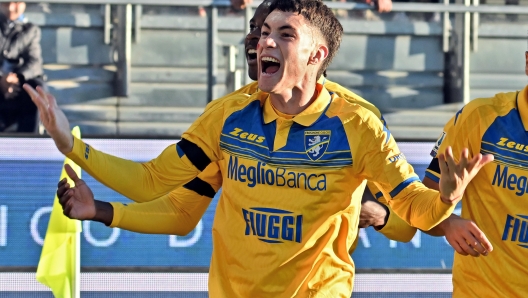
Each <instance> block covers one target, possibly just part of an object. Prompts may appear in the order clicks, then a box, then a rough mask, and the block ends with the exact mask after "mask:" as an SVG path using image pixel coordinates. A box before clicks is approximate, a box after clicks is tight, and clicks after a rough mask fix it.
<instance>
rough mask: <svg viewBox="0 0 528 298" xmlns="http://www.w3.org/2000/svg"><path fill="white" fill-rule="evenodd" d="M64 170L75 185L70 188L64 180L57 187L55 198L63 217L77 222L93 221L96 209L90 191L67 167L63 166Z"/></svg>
mask: <svg viewBox="0 0 528 298" xmlns="http://www.w3.org/2000/svg"><path fill="white" fill-rule="evenodd" d="M64 169H65V170H66V173H67V174H68V176H69V177H70V178H71V179H72V181H73V182H74V183H75V187H70V184H69V183H68V182H67V180H66V178H64V179H62V180H61V181H59V184H58V185H57V186H58V188H57V197H58V198H59V203H60V204H61V205H62V210H63V213H64V215H66V216H67V217H69V218H73V219H79V220H86V219H93V218H94V217H95V213H96V208H95V201H94V196H93V193H92V191H91V190H90V188H89V187H88V185H86V183H85V182H84V181H83V180H81V179H79V177H78V176H77V174H76V173H75V171H74V170H73V169H72V168H71V167H70V166H69V165H65V166H64Z"/></svg>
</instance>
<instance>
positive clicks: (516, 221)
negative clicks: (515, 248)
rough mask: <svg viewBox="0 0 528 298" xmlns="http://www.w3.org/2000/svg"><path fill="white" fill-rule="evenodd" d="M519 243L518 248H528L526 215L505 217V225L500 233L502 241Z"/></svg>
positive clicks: (527, 221)
mask: <svg viewBox="0 0 528 298" xmlns="http://www.w3.org/2000/svg"><path fill="white" fill-rule="evenodd" d="M508 240H509V241H512V242H517V241H518V242H520V243H519V244H517V245H519V246H520V247H523V248H528V215H521V214H517V215H510V214H508V215H507V216H506V224H505V225H504V232H503V233H502V241H508Z"/></svg>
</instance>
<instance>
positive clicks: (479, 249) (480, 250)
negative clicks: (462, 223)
mask: <svg viewBox="0 0 528 298" xmlns="http://www.w3.org/2000/svg"><path fill="white" fill-rule="evenodd" d="M464 238H465V239H463V240H462V241H464V243H466V244H468V246H469V247H470V248H471V249H472V250H473V251H475V252H476V253H477V255H474V254H471V255H472V256H474V257H476V256H478V255H479V254H482V255H485V256H486V255H488V251H487V250H486V249H485V248H484V246H482V244H480V242H479V241H478V240H477V239H476V238H475V237H474V236H473V234H471V233H470V232H469V231H466V233H465V234H464Z"/></svg>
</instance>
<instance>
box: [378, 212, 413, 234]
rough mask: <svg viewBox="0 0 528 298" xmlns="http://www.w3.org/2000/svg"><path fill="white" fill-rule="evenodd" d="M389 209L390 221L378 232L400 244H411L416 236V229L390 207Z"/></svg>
mask: <svg viewBox="0 0 528 298" xmlns="http://www.w3.org/2000/svg"><path fill="white" fill-rule="evenodd" d="M388 207H389V211H390V213H389V219H388V220H387V223H386V224H385V226H384V227H383V228H381V229H379V230H378V232H380V233H381V234H383V235H384V236H385V237H387V238H389V239H390V240H394V241H399V242H409V241H411V239H412V238H413V237H414V235H415V234H416V230H417V229H416V228H415V227H413V226H410V225H409V224H408V223H407V222H405V221H404V220H403V219H401V218H400V217H399V216H398V215H396V213H395V212H394V210H392V208H391V207H390V206H388Z"/></svg>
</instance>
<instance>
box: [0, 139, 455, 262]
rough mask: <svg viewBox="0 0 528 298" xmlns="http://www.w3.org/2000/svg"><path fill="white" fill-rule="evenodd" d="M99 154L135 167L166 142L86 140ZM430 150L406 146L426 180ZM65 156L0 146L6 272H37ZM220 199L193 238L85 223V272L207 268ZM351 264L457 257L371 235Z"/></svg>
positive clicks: (99, 188)
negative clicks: (126, 268) (28, 268)
mask: <svg viewBox="0 0 528 298" xmlns="http://www.w3.org/2000/svg"><path fill="white" fill-rule="evenodd" d="M88 142H89V143H90V144H91V145H92V146H94V147H95V148H98V149H101V150H103V151H105V152H110V153H113V154H115V155H118V156H121V157H124V158H129V159H132V160H137V161H144V160H148V159H150V158H153V157H155V156H157V154H158V153H159V152H161V150H162V149H163V148H165V146H167V145H168V144H170V141H167V140H88ZM432 146H433V144H432V143H401V144H400V147H401V149H402V151H403V152H404V154H405V155H406V156H407V159H408V160H409V161H410V163H411V164H412V165H413V166H414V167H415V171H416V172H417V173H418V174H419V175H420V176H421V177H423V174H424V171H425V168H426V166H427V164H428V162H429V160H430V158H429V157H428V153H429V151H430V149H431V148H432ZM62 163H63V156H61V155H60V154H59V153H58V152H57V150H56V149H55V148H54V146H53V144H52V142H51V140H49V139H11V138H4V139H1V142H0V256H1V257H0V266H36V265H37V264H38V260H39V257H40V252H41V245H42V241H43V240H42V239H43V237H44V235H45V232H46V228H47V222H48V219H49V214H50V211H51V206H52V203H53V198H54V193H55V190H56V185H57V182H58V180H59V175H60V173H61V167H62ZM82 178H83V179H84V180H85V181H86V182H87V184H88V185H89V186H90V187H91V188H92V190H93V192H94V195H95V197H96V198H97V199H99V200H103V201H121V202H129V201H128V200H127V199H126V198H124V197H123V196H121V195H119V194H118V193H116V192H114V191H112V190H110V189H108V188H107V187H105V186H103V185H102V184H100V183H98V182H97V181H95V180H94V179H93V178H92V177H90V176H89V175H88V174H87V173H85V172H83V173H82ZM217 200H218V196H217V197H216V198H215V199H214V201H213V203H212V204H211V205H210V207H209V209H208V210H207V212H206V213H205V215H204V217H203V218H202V220H201V221H200V223H199V225H198V226H197V227H196V229H195V230H194V231H192V232H191V233H190V234H189V235H188V236H185V237H177V236H169V235H145V234H138V233H133V232H129V231H125V230H120V229H111V228H108V227H105V226H104V225H103V224H100V223H95V222H89V221H85V222H83V232H82V234H81V264H82V266H111V267H115V266H168V267H174V266H185V267H188V266H200V267H206V266H208V265H209V261H210V256H211V246H212V241H211V227H212V222H213V217H214V212H215V206H216V203H217ZM353 258H354V260H355V262H356V265H357V267H358V268H450V267H451V266H452V261H453V249H452V248H451V247H450V246H449V245H448V244H447V242H446V241H445V239H444V238H443V237H431V236H428V235H425V234H423V233H421V232H418V233H417V235H416V236H415V237H414V239H413V240H412V241H410V242H409V243H396V242H394V241H390V240H388V239H386V238H385V237H384V236H383V235H381V234H379V233H377V232H376V231H374V230H373V229H371V228H369V229H365V230H361V232H360V239H359V244H358V248H357V250H356V251H355V252H354V255H353Z"/></svg>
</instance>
